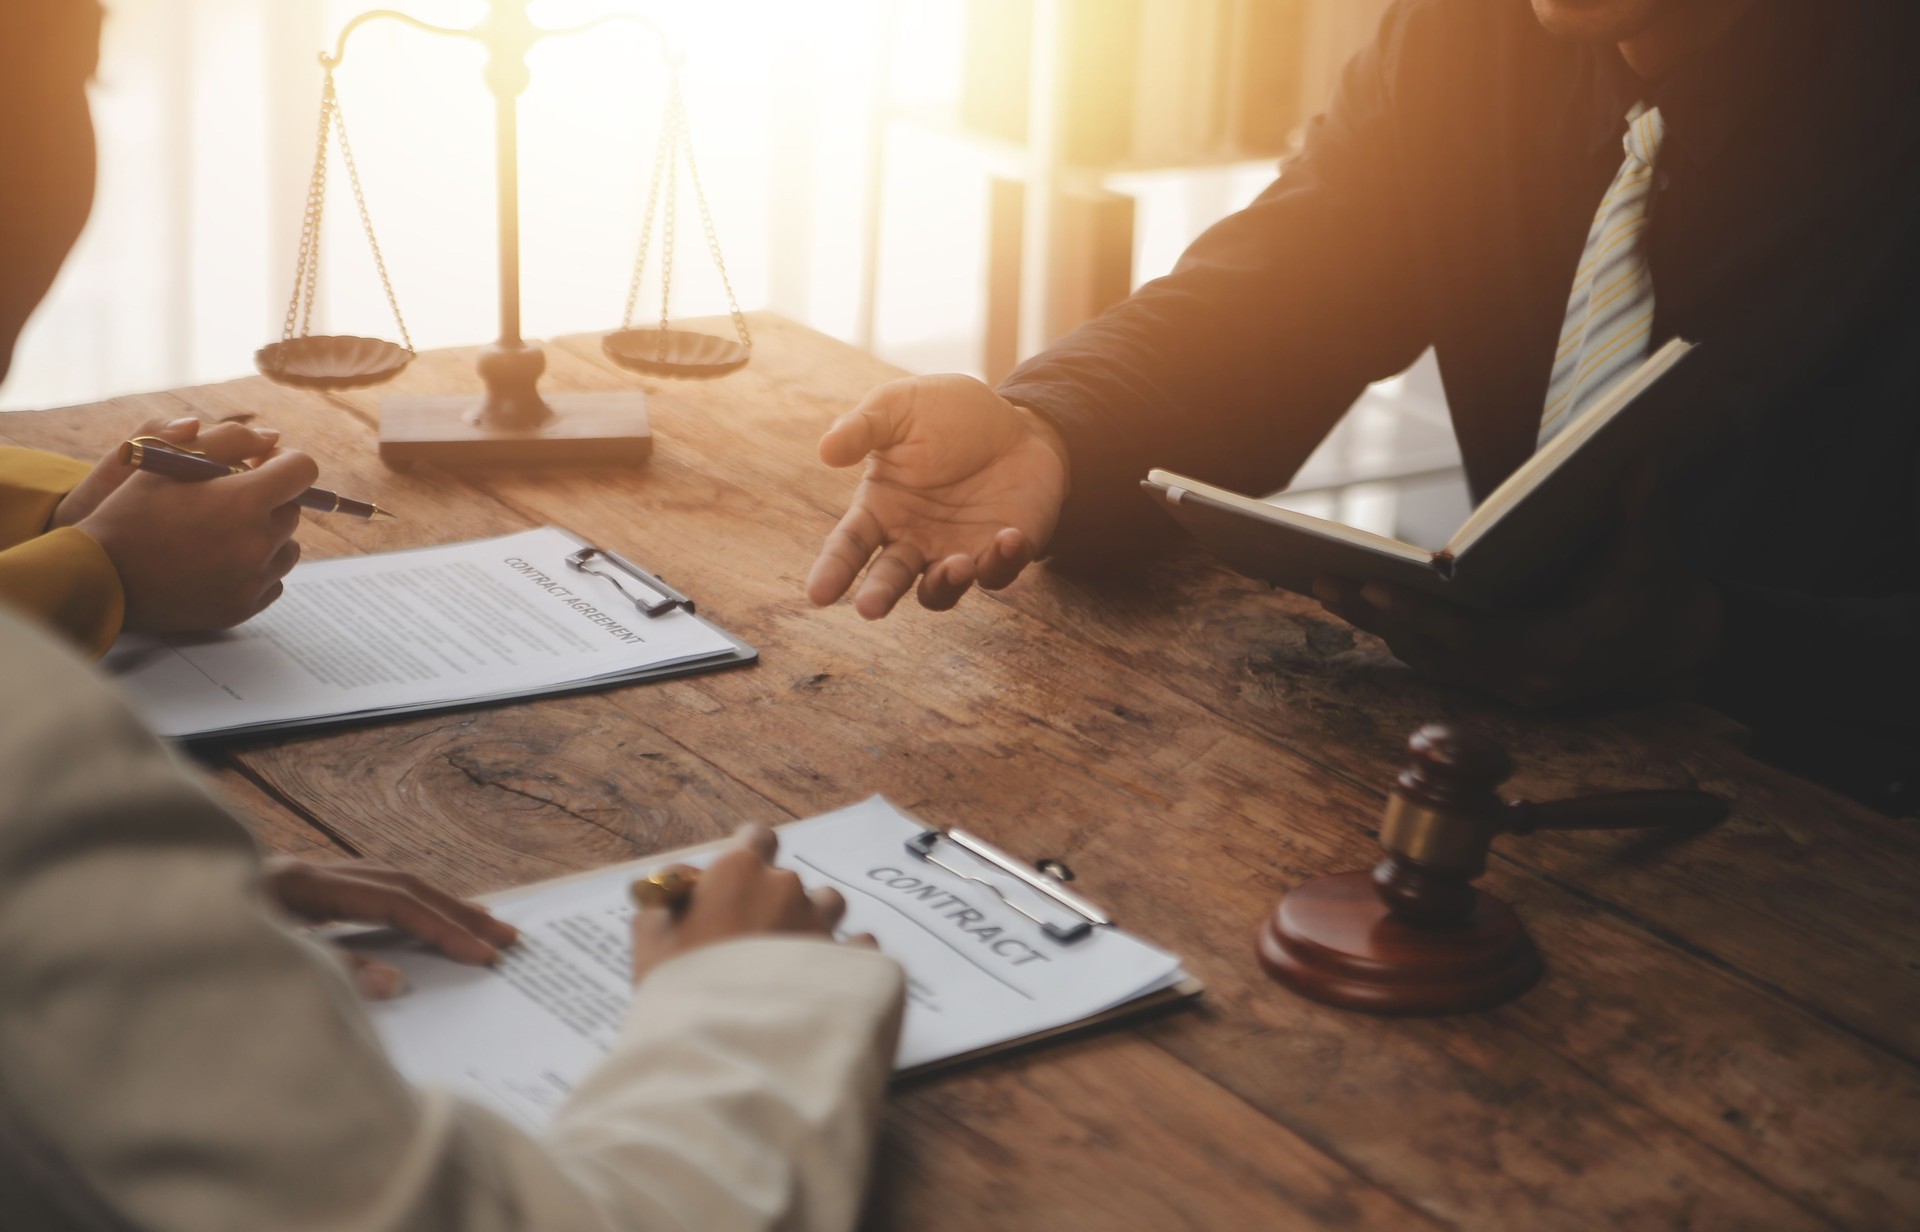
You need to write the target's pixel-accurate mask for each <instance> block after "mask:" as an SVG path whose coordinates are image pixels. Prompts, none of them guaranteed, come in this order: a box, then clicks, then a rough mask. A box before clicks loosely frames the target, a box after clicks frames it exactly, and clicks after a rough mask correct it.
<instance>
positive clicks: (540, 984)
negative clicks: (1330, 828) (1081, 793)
mask: <svg viewBox="0 0 1920 1232" xmlns="http://www.w3.org/2000/svg"><path fill="white" fill-rule="evenodd" d="M921 830H922V827H921V826H919V825H918V824H916V823H915V822H914V821H913V820H912V819H910V818H908V817H906V816H904V815H902V814H901V813H900V812H898V811H897V810H895V809H894V808H893V806H892V805H890V804H888V803H887V802H886V801H885V800H883V799H880V798H879V797H874V798H873V799H870V800H867V801H866V802H864V803H862V804H857V805H854V806H853V807H851V808H847V809H842V810H840V811H839V812H836V813H829V814H827V815H826V816H823V817H817V818H814V819H813V820H811V821H805V822H799V823H796V824H794V825H789V826H784V827H782V828H781V830H780V832H779V833H780V855H779V858H778V863H779V864H780V865H781V866H782V867H784V868H790V869H792V870H793V871H794V872H796V873H798V874H799V875H800V879H801V880H802V881H803V882H805V883H806V884H807V886H808V887H809V888H814V887H819V886H832V887H833V888H834V889H836V890H838V891H840V893H841V894H842V895H843V896H844V897H845V898H846V900H847V914H846V918H845V919H844V920H843V921H842V924H841V932H842V934H843V935H848V936H851V935H857V934H859V933H872V934H873V936H874V938H875V939H876V940H877V941H878V942H879V943H880V948H881V950H883V951H884V952H886V953H887V954H889V955H891V956H892V957H893V958H895V959H896V960H898V961H899V963H900V964H901V966H902V967H904V968H905V970H906V975H907V988H908V994H907V997H908V1000H907V1012H906V1019H905V1022H904V1025H903V1028H902V1034H901V1039H900V1050H899V1053H898V1054H897V1056H896V1057H895V1066H896V1068H898V1069H909V1068H912V1067H914V1066H918V1065H922V1064H926V1063H928V1062H932V1061H939V1060H944V1059H946V1058H948V1057H954V1056H959V1055H962V1054H964V1053H969V1052H973V1051H975V1050H976V1049H980V1048H987V1047H991V1046H993V1045H995V1044H1001V1043H1006V1042H1009V1041H1013V1040H1018V1039H1024V1038H1025V1037H1027V1036H1030V1035H1034V1034H1037V1033H1039V1032H1042V1031H1047V1030H1050V1029H1053V1028H1056V1027H1061V1026H1066V1025H1068V1024H1071V1023H1075V1022H1079V1021H1081V1020H1083V1019H1086V1018H1091V1017H1093V1016H1094V1015H1097V1014H1099V1013H1101V1012H1103V1011H1105V1010H1108V1009H1112V1008H1114V1007H1115V1006H1118V1005H1121V1004H1124V1003H1125V1002H1128V1001H1132V1000H1134V999H1136V998H1139V997H1143V996H1146V995H1148V994H1149V993H1153V992H1158V991H1160V990H1161V989H1164V988H1168V987H1171V986H1172V985H1174V984H1176V983H1178V982H1179V981H1180V980H1181V979H1182V978H1183V977H1184V972H1182V971H1181V969H1180V961H1179V959H1178V958H1176V957H1175V956H1174V955H1172V954H1169V953H1167V952H1166V951H1164V950H1160V949H1156V948H1155V947H1153V946H1151V945H1148V944H1146V943H1145V942H1143V941H1140V940H1139V939H1137V938H1135V937H1132V936H1129V935H1127V934H1126V933H1123V932H1119V931H1118V930H1116V929H1112V928H1097V929H1094V930H1093V932H1092V933H1090V934H1088V935H1087V936H1085V937H1084V938H1082V939H1081V940H1078V941H1073V942H1060V941H1056V940H1054V939H1053V938H1052V937H1050V936H1048V935H1047V933H1046V932H1045V931H1043V929H1042V928H1041V926H1040V925H1039V924H1036V923H1035V922H1034V921H1033V920H1031V919H1029V918H1028V917H1027V916H1025V915H1022V914H1021V913H1020V912H1019V911H1017V910H1015V909H1014V908H1013V907H1012V906H1010V905H1009V904H1008V903H1007V902H1005V901H1003V900H1002V899H1001V898H1000V897H998V896H997V895H996V894H995V893H994V891H993V890H992V889H989V888H988V887H986V886H984V885H981V884H978V883H976V882H972V881H968V880H966V879H964V878H962V877H958V876H955V875H953V874H951V873H948V872H946V871H943V870H941V869H939V868H936V867H934V866H933V865H930V864H927V863H924V862H922V861H921V860H919V859H917V858H916V857H915V856H914V855H913V854H912V853H910V852H909V851H908V849H907V846H906V843H907V840H909V839H911V838H913V837H914V836H915V835H917V834H919V833H920V832H921ZM937 854H938V856H939V858H940V859H941V860H942V861H944V862H947V863H950V864H953V865H954V866H955V867H956V868H959V869H961V870H962V871H963V872H966V873H969V874H971V875H977V876H982V877H986V878H988V879H990V880H992V881H993V882H994V883H995V885H996V886H998V887H999V889H1000V890H1001V891H1002V892H1003V893H1005V894H1006V895H1007V896H1008V897H1009V898H1012V899H1013V901H1015V902H1017V903H1019V904H1020V905H1021V906H1022V907H1025V908H1027V909H1028V910H1030V911H1033V912H1034V913H1035V914H1038V915H1040V916H1041V917H1042V919H1048V918H1055V917H1052V916H1049V914H1048V912H1049V911H1050V910H1051V911H1053V912H1056V913H1057V912H1059V911H1060V910H1061V909H1059V908H1051V907H1050V906H1049V904H1048V902H1047V900H1046V899H1045V898H1044V897H1043V896H1041V895H1038V894H1036V893H1034V892H1033V891H1032V890H1031V889H1029V888H1027V887H1025V886H1022V885H1021V884H1020V883H1019V882H1018V881H1016V880H1014V879H1013V878H1011V877H1007V876H1006V875H1005V874H997V873H994V872H993V871H992V866H991V865H990V864H985V863H981V862H973V863H969V861H971V857H969V856H967V855H965V853H962V852H960V851H958V850H957V849H954V848H952V847H951V845H949V844H942V846H941V849H940V850H939V852H938V853H937ZM711 858H712V857H711V856H708V857H706V859H711ZM706 859H695V860H692V861H690V863H694V864H696V865H697V864H703V863H705V862H706ZM645 872H646V866H640V867H637V868H636V867H635V866H631V865H628V866H622V867H621V868H619V869H617V870H608V871H606V872H604V873H600V874H597V875H589V876H586V877H581V878H575V879H569V880H566V881H563V882H560V883H557V884H554V885H551V886H548V887H533V888H531V889H529V890H526V891H521V892H516V893H513V894H510V895H506V896H501V897H499V898H496V899H494V900H493V906H494V909H495V912H496V914H498V915H499V916H500V917H501V918H502V919H505V920H508V921H510V922H512V923H513V924H515V925H516V926H518V927H519V929H520V930H521V937H522V940H521V942H520V944H519V945H518V946H516V947H515V948H514V949H513V950H512V951H509V952H508V953H507V954H506V955H505V956H504V957H503V959H502V961H501V962H500V963H499V965H498V966H495V967H492V968H477V967H465V966H461V965H459V964H457V963H454V962H452V961H450V960H448V959H445V958H441V957H439V956H438V955H436V954H433V953H430V952H428V951H426V950H424V949H422V948H419V947H417V946H410V945H403V944H400V943H394V942H388V943H382V944H379V945H377V946H375V947H374V948H373V949H372V950H371V952H374V953H377V954H378V956H379V957H380V958H381V959H383V960H384V961H387V962H391V963H393V964H394V965H396V966H398V967H399V968H400V969H401V970H402V971H403V972H405V973H406V976H407V979H408V981H409V991H408V992H407V993H405V994H404V995H402V996H401V997H399V998H397V999H396V1000H393V1001H386V1002H380V1003H376V1004H372V1005H370V1006H368V1012H369V1013H370V1014H371V1015H372V1017H373V1023H374V1027H375V1028H376V1029H377V1030H378V1032H379V1034H380V1036H381V1038H382V1040H383V1041H384V1042H385V1043H386V1046H387V1050H388V1053H389V1054H390V1055H391V1056H392V1058H393V1060H394V1064H395V1065H396V1066H398V1068H399V1070H400V1072H401V1073H403V1074H405V1075H406V1076H407V1077H408V1078H410V1079H412V1080H413V1081H414V1082H416V1083H419V1084H422V1085H426V1086H435V1087H440V1088H443V1089H448V1090H451V1091H454V1092H455V1093H457V1094H460V1095H463V1096H466V1097H467V1098H470V1099H473V1100H476V1101H478V1102H479V1103H482V1104H485V1105H487V1106H489V1107H491V1108H493V1109H495V1110H496V1111H498V1112H501V1113H503V1114H505V1115H507V1116H509V1117H512V1118H513V1119H515V1120H517V1121H519V1122H520V1123H521V1124H523V1125H525V1126H527V1127H528V1128H529V1129H533V1130H538V1129H540V1128H542V1127H544V1126H545V1125H546V1124H547V1122H548V1120H549V1119H550V1118H551V1117H552V1115H553V1113H554V1111H555V1110H556V1109H557V1108H558V1107H559V1105H560V1103H561V1101H563V1100H564V1099H565V1098H566V1097H567V1094H568V1093H569V1092H570V1091H571V1090H572V1089H573V1086H574V1084H575V1083H576V1082H577V1081H579V1080H580V1078H582V1077H583V1076H584V1075H585V1074H586V1073H587V1071H588V1070H589V1069H591V1068H592V1067H593V1065H594V1063H595V1062H596V1061H598V1060H599V1059H600V1058H601V1057H602V1056H603V1055H605V1053H606V1052H607V1050H608V1049H609V1048H610V1047H611V1046H612V1044H613V1041H614V1039H615V1037H616V1036H617V1034H618V1033H619V1030H620V1024H621V1022H622V1021H623V1020H624V1019H625V1016H626V1014H627V1012H628V1002H629V999H630V993H631V985H630V981H629V970H628V968H629V964H630V961H631V953H632V951H631V945H630V942H629V937H628V923H629V921H630V919H631V918H632V908H631V907H630V906H629V905H628V901H627V886H628V885H629V883H631V882H632V881H633V879H634V878H635V877H637V876H643V875H644V874H645ZM1019 896H1025V897H1019ZM1057 918H1059V919H1060V922H1062V923H1065V922H1067V919H1068V917H1065V916H1059V917H1057ZM634 1012H636V1013H645V1012H646V994H645V989H644V985H643V986H642V990H641V992H640V993H639V1002H638V1005H637V1006H636V1007H635V1010H634Z"/></svg>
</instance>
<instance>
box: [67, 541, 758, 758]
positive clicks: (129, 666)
mask: <svg viewBox="0 0 1920 1232" xmlns="http://www.w3.org/2000/svg"><path fill="white" fill-rule="evenodd" d="M537 529H538V531H539V532H540V533H545V532H549V531H550V532H552V533H553V534H555V535H557V536H559V537H560V538H561V539H563V540H565V541H566V542H567V543H569V544H571V545H572V549H573V550H572V551H571V553H570V554H568V555H566V556H565V557H564V558H562V559H561V560H560V561H559V562H558V563H556V564H553V565H551V566H548V567H549V568H551V569H553V570H554V571H555V576H556V579H557V578H558V577H559V575H560V574H561V572H562V571H564V574H565V578H566V579H568V584H569V585H574V584H578V585H579V586H581V587H590V588H592V592H593V594H592V601H593V603H594V604H595V605H596V606H604V608H605V609H606V610H608V611H609V612H610V613H612V612H617V613H620V615H621V618H622V619H624V620H630V621H631V627H632V628H633V629H635V630H644V628H645V627H646V625H647V624H649V623H651V622H653V621H657V620H660V619H661V618H663V617H665V616H668V615H669V614H676V613H678V614H683V615H684V617H685V618H686V619H688V620H693V621H698V622H699V624H700V625H701V626H702V627H703V628H704V629H706V630H707V631H709V632H710V633H712V634H713V635H714V636H715V637H717V638H718V639H719V640H720V641H721V642H723V643H725V647H726V648H725V649H724V650H723V651H720V652H718V653H709V654H703V655H701V656H700V657H698V658H692V659H678V660H675V661H671V662H665V663H659V664H654V665H647V666H641V667H634V668H623V669H616V670H612V671H606V672H595V673H591V674H584V675H581V676H579V677H578V678H575V679H569V680H564V681H560V682H558V683H542V684H538V685H535V686H533V687H524V688H523V687H511V686H506V687H493V688H484V689H480V690H477V691H475V692H472V693H468V694H466V695H463V696H455V697H438V698H429V699H424V700H419V701H406V702H401V703H398V704H391V705H373V706H356V707H353V708H350V709H342V710H333V711H329V712H326V713H318V714H314V713H302V714H298V715H296V716H294V717H287V718H271V719H266V720H251V719H250V720H247V721H239V722H231V723H225V724H219V725H212V726H199V725H194V726H191V728H190V729H189V730H176V729H175V728H173V727H172V726H170V725H169V723H168V722H167V720H166V715H165V711H164V709H163V710H161V711H160V712H159V713H155V712H152V710H151V709H150V706H149V705H142V704H140V703H141V701H142V699H141V697H140V696H139V691H138V690H137V689H134V690H132V693H133V695H134V700H135V702H136V708H138V709H141V710H142V713H143V715H144V717H146V718H147V719H148V721H149V723H150V724H151V725H152V726H154V727H155V728H156V729H157V730H159V731H161V732H162V733H163V734H166V735H168V736H169V738H171V739H176V740H182V741H187V742H193V741H205V740H220V739H231V738H234V737H238V736H253V735H261V734H268V733H284V732H305V731H318V730H325V729H330V728H337V727H346V726H353V725H358V724H366V723H374V722H379V721H382V720H386V719H393V718H400V717H404V716H409V715H415V714H431V713H439V712H445V711H452V710H467V709H475V708H479V707H491V706H499V705H504V704H508V703H512V702H519V701H529V700H533V699H536V698H544V697H564V696H569V695H572V694H576V693H590V692H597V691H599V690H601V689H610V688H617V687H621V686H624V685H631V684H645V683H650V682H652V681H656V680H670V679H675V678H678V677H681V676H692V675H699V674H703V673H707V672H714V671H723V670H726V669H728V668H735V667H744V666H746V665H748V664H751V663H754V662H756V661H757V660H758V659H759V657H760V656H759V652H758V651H756V650H755V649H754V648H753V647H752V646H749V645H748V644H747V643H745V642H744V641H741V640H740V639H739V638H738V637H735V636H734V635H733V634H732V633H729V632H728V631H727V630H725V629H723V628H721V627H720V626H719V625H717V624H715V623H714V622H713V621H712V620H710V619H708V618H706V617H704V616H701V615H700V614H699V613H698V611H697V610H696V609H697V605H696V603H695V601H694V598H693V597H692V596H691V595H688V594H686V593H684V592H683V591H681V590H679V589H678V588H676V587H675V586H673V585H672V584H670V583H668V582H667V581H666V580H665V579H664V578H661V577H660V576H659V575H657V574H655V573H652V572H650V571H648V570H646V569H643V568H641V567H640V566H639V565H637V564H635V563H634V562H633V561H631V560H629V559H628V558H627V557H625V556H622V555H621V554H619V553H617V552H614V551H611V550H609V549H606V548H602V547H599V546H596V545H594V544H591V543H589V542H588V541H587V540H586V539H584V538H583V537H581V536H580V535H577V534H575V533H573V532H572V531H569V530H566V529H564V528H561V527H542V528H537ZM523 533H532V532H523ZM502 538H513V536H505V537H502ZM495 541H496V540H474V541H470V542H466V543H453V544H442V545H435V546H429V547H420V548H411V549H405V550H402V551H397V552H381V553H374V554H371V555H369V556H366V557H357V558H350V559H353V560H355V561H356V562H368V561H373V560H378V561H380V562H382V563H383V564H388V563H390V564H392V565H393V566H394V567H395V568H396V569H399V568H401V567H404V566H405V565H406V564H407V562H408V558H410V557H411V558H416V559H418V560H420V561H421V562H422V567H426V566H430V565H432V564H433V563H435V562H434V560H433V558H434V557H435V555H436V554H439V555H440V556H443V557H447V558H449V559H451V558H452V556H453V554H455V553H459V552H461V551H463V550H466V549H470V548H474V547H478V546H483V545H486V544H489V543H493V542H495ZM335 563H337V562H334V561H316V562H313V565H315V566H321V567H324V566H327V565H330V564H335ZM306 567H309V566H297V567H296V573H297V570H298V569H299V568H306ZM291 576H293V575H290V577H291ZM283 602H284V600H283ZM272 612H273V609H271V608H270V609H268V611H267V613H265V614H264V615H267V616H271V615H272ZM627 612H632V613H633V616H632V617H627V616H626V615H625V613H627ZM247 627H248V626H247V625H242V626H240V627H239V630H237V631H236V632H238V633H244V632H245V631H246V629H247ZM231 635H232V634H231V633H222V634H215V635H208V638H207V640H217V639H220V638H226V637H229V636H231ZM201 640H202V639H200V638H195V637H180V638H163V639H157V640H150V641H149V643H148V644H145V645H138V646H134V647H132V648H131V649H128V648H127V646H126V643H121V644H118V645H116V646H115V647H114V649H113V650H111V651H109V652H108V656H107V659H106V661H105V666H106V667H107V670H108V671H109V672H110V673H111V674H115V675H124V674H125V673H128V672H138V671H140V670H141V666H142V660H143V659H146V658H152V657H155V656H161V655H165V654H167V653H168V652H169V651H170V649H171V648H175V647H177V648H179V653H181V654H182V655H183V656H184V655H189V654H191V653H194V652H195V648H196V646H197V645H198V644H199V643H200V642H201ZM131 683H132V682H130V681H128V680H126V679H123V680H122V685H123V687H127V686H129V685H130V684H131ZM151 705H158V706H161V707H164V706H165V700H164V697H160V698H158V699H157V700H154V701H152V702H151Z"/></svg>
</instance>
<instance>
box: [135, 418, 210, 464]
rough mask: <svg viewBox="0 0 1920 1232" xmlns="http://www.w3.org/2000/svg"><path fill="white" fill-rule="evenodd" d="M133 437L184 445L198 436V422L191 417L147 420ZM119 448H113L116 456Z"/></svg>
mask: <svg viewBox="0 0 1920 1232" xmlns="http://www.w3.org/2000/svg"><path fill="white" fill-rule="evenodd" d="M134 435H135V436H157V437H159V438H160V439H161V440H163V441H166V442H168V443H169V444H173V445H185V444H188V443H189V442H191V441H192V440H193V439H194V438H195V437H196V436H198V435H200V421H199V420H198V419H195V418H194V417H193V416H191V415H187V416H184V417H182V418H180V419H149V420H148V421H147V422H145V423H143V424H141V425H140V427H139V428H138V429H136V430H135V432H134ZM119 452H120V451H119V448H118V446H116V447H115V448H114V453H115V454H116V455H118V453H119Z"/></svg>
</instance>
